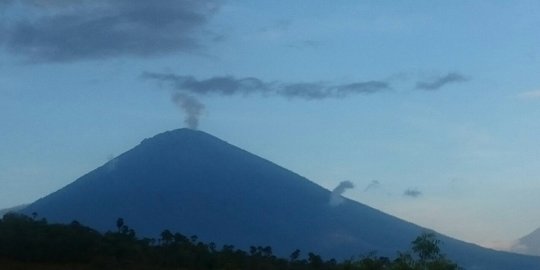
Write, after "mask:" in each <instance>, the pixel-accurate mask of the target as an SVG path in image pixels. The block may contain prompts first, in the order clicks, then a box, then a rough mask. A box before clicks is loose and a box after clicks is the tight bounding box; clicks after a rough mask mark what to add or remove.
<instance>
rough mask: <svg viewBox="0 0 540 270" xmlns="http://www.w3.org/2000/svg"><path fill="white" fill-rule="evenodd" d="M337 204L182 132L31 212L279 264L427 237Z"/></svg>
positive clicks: (300, 182) (503, 261) (477, 259)
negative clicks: (198, 242)
mask: <svg viewBox="0 0 540 270" xmlns="http://www.w3.org/2000/svg"><path fill="white" fill-rule="evenodd" d="M329 196H330V192H329V191H328V190H326V189H323V188H322V187H320V186H318V185H316V184H314V183H312V182H310V181H309V180H307V179H305V178H303V177H301V176H299V175H297V174H294V173H292V172H290V171H288V170H286V169H284V168H282V167H279V166H277V165H275V164H273V163H271V162H269V161H267V160H264V159H262V158H260V157H257V156H255V155H253V154H250V153H248V152H246V151H244V150H241V149H239V148H237V147H235V146H232V145H230V144H228V143H226V142H224V141H221V140H219V139H217V138H215V137H213V136H211V135H209V134H206V133H204V132H201V131H194V130H189V129H180V130H174V131H169V132H165V133H162V134H159V135H156V136H154V137H153V138H150V139H146V140H144V141H143V142H142V143H141V144H140V145H138V146H137V147H135V148H133V149H132V150H130V151H127V152H126V153H124V154H122V155H121V156H119V157H117V158H116V159H114V160H112V161H111V162H109V163H107V164H105V165H103V166H101V167H99V168H97V169H96V170H94V171H92V172H90V173H88V174H86V175H84V176H83V177H81V178H79V179H77V180H76V181H75V182H73V183H72V184H70V185H68V186H66V187H65V188H63V189H60V190H59V191H57V192H55V193H53V194H51V195H49V196H47V197H45V198H42V199H40V200H38V201H36V202H35V203H33V204H31V205H30V206H29V207H27V208H26V209H25V210H24V211H25V212H26V213H32V212H37V213H38V214H39V215H40V216H41V217H46V218H47V219H48V220H50V221H54V222H70V221H72V220H74V219H75V220H78V221H79V222H81V223H83V224H87V225H89V226H91V227H94V228H97V229H99V230H111V229H114V223H115V220H116V219H117V218H118V217H123V218H124V220H125V221H126V223H127V224H128V225H129V226H130V227H132V228H134V229H135V230H136V231H137V232H138V233H139V234H141V235H144V236H151V237H156V236H157V235H159V233H160V232H161V231H162V230H163V229H170V230H172V231H179V232H182V233H183V234H187V235H192V234H194V235H198V236H199V237H200V238H201V239H203V240H205V241H214V242H216V243H217V244H219V245H221V244H234V245H235V246H237V247H240V248H247V247H249V246H250V245H270V246H272V247H273V248H274V250H275V251H277V253H278V254H280V255H288V254H289V253H290V252H292V251H293V250H294V249H296V248H300V249H301V250H303V251H314V252H316V253H320V254H322V255H324V256H327V257H328V256H332V257H336V258H347V257H350V256H353V255H359V254H365V253H367V252H369V251H373V250H376V251H378V254H380V255H386V256H394V255H395V252H396V250H405V249H407V248H408V246H409V243H410V241H411V240H412V239H414V238H415V237H416V236H417V235H419V234H420V233H421V232H422V231H423V230H424V229H423V228H421V227H418V226H416V225H414V224H412V223H408V222H405V221H403V220H400V219H398V218H395V217H393V216H390V215H387V214H385V213H382V212H380V211H378V210H375V209H373V208H370V207H368V206H366V205H363V204H360V203H358V202H355V201H351V200H345V201H344V203H343V204H341V205H338V206H330V204H329V203H328V201H329ZM441 239H442V240H443V242H444V243H445V245H444V246H443V250H444V251H446V252H447V253H448V254H449V256H450V258H452V259H455V260H457V261H458V262H460V263H461V264H463V265H466V266H469V269H540V258H535V257H526V256H520V255H514V254H508V253H503V252H496V251H492V250H487V249H483V248H480V247H477V246H474V245H470V244H466V243H464V242H460V241H457V240H454V239H450V238H447V237H444V236H441ZM475 264H478V267H479V268H473V267H475ZM501 267H502V268H501ZM508 267H510V268H508ZM535 267H536V268H535Z"/></svg>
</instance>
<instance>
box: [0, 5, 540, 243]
mask: <svg viewBox="0 0 540 270" xmlns="http://www.w3.org/2000/svg"><path fill="white" fill-rule="evenodd" d="M538 29H540V4H539V3H538V2H537V1H512V2H509V1H452V2H444V1H414V2H406V1H402V2H396V1H338V2H332V3H330V2H328V1H322V0H321V1H271V2H269V1H172V0H171V1H169V0H163V1H152V3H150V2H149V1H142V0H141V1H133V0H129V1H128V0H118V1H104V0H103V1H100V0H94V1H90V0H88V1H85V0H81V1H76V2H75V1H65V0H42V1H38V0H35V1H33V0H20V1H18V0H8V1H2V2H1V3H0V125H1V132H0V208H4V207H10V206H14V205H18V204H22V203H29V202H32V201H34V200H36V199H38V198H40V197H42V196H45V195H47V194H49V193H51V192H53V191H55V190H57V189H59V188H61V187H63V186H65V185H66V184H68V183H70V182H72V181H74V180H75V179H76V178H78V177H80V176H82V175H83V174H85V173H87V172H89V171H90V170H92V169H94V168H96V167H97V166H100V165H102V164H103V163H105V162H107V161H108V160H110V159H112V158H113V157H114V156H116V155H119V154H121V153H122V152H124V151H127V150H129V149H130V148H132V147H133V146H135V145H136V144H138V143H139V142H140V141H141V140H142V139H144V138H146V137H151V136H153V135H155V134H157V133H161V132H164V131H166V130H171V129H176V128H180V127H188V126H190V127H193V128H195V127H196V128H198V129H200V130H203V131H206V132H208V133H210V134H212V135H214V136H217V137H219V138H221V139H224V140H226V141H228V142H229V143H231V144H234V145H236V146H239V147H241V148H243V149H245V150H247V151H250V152H252V153H254V154H257V155H259V156H261V157H264V158H266V159H269V160H271V161H273V162H275V163H277V164H278V165H281V166H283V167H286V168H288V169H290V170H292V171H294V172H296V173H299V174H300V175H303V176H305V177H307V178H309V179H310V180H312V181H314V182H316V183H318V184H320V185H321V186H323V187H326V188H328V189H330V190H332V189H334V187H336V186H337V185H338V184H339V183H340V182H342V181H351V182H352V183H354V185H355V188H354V189H349V190H347V191H346V193H345V196H347V197H349V198H352V199H354V200H357V201H359V202H362V203H365V204H367V205H370V206H372V207H375V208H377V209H380V210H383V211H385V212H388V213H390V214H393V215H396V216H398V217H400V218H403V219H406V220H408V221H411V222H414V223H416V224H419V225H422V226H425V227H429V228H433V229H435V230H437V231H439V232H441V233H445V234H447V235H449V236H453V237H456V238H459V239H462V240H465V241H469V242H474V243H478V244H481V245H484V246H489V247H501V248H502V247H505V246H507V245H509V244H510V243H511V241H512V240H514V239H517V238H519V237H521V236H523V235H525V234H528V233H529V232H531V231H533V230H534V229H536V228H538V227H540V215H538V207H537V206H538V205H540V196H539V193H540V158H539V157H540V144H538V138H540V121H538V118H539V117H540V79H539V78H540V77H539V76H538V75H539V74H538V72H539V71H540V34H538Z"/></svg>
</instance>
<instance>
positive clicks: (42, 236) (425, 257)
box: [0, 213, 459, 270]
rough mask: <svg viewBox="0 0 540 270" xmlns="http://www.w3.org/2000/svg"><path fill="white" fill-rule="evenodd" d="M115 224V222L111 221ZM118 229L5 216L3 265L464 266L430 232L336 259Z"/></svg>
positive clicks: (1, 224)
mask: <svg viewBox="0 0 540 270" xmlns="http://www.w3.org/2000/svg"><path fill="white" fill-rule="evenodd" d="M111 222H114V221H111ZM116 227H117V230H116V231H113V232H112V231H109V232H106V233H103V234H102V233H99V232H98V231H96V230H94V229H92V228H89V227H86V226H84V225H82V224H80V223H79V222H77V221H73V222H72V223H71V224H67V225H61V224H49V223H48V222H47V221H46V220H45V219H38V218H37V215H34V216H33V217H28V216H24V215H20V214H14V213H10V214H6V215H5V216H4V218H3V219H2V220H0V268H1V269H51V270H52V269H58V270H63V269H71V270H73V269H80V270H87V269H137V270H139V269H140V270H144V269H201V270H202V269H268V270H271V269H291V270H296V269H298V270H301V269H327V270H341V269H343V270H345V269H358V270H372V269H374V270H375V269H403V270H407V269H411V270H412V269H443V270H446V269H448V270H451V269H459V267H458V266H457V265H456V264H455V263H453V262H452V261H450V260H448V259H447V258H446V257H445V256H444V255H443V254H442V252H441V250H440V249H439V245H438V244H439V241H438V240H437V239H436V238H435V237H434V235H432V234H429V233H425V234H422V235H420V236H418V237H417V238H416V239H414V240H413V241H412V243H411V249H410V250H409V251H403V252H398V251H396V256H395V257H394V258H387V257H378V256H377V255H376V251H374V252H373V253H371V254H360V255H359V256H358V257H356V258H351V259H348V260H344V261H336V260H335V259H331V258H322V257H321V256H319V255H317V254H314V253H311V252H309V251H301V250H292V251H291V254H290V256H289V257H288V258H280V257H277V256H275V255H274V254H273V253H272V247H270V246H252V247H250V249H249V250H247V251H244V250H240V249H237V248H235V247H234V246H232V245H224V246H221V247H217V246H216V245H215V244H214V243H204V242H201V241H199V240H198V238H197V237H196V236H190V237H188V236H184V235H182V234H181V233H176V232H171V231H169V230H164V231H163V232H162V233H161V237H160V238H159V239H149V238H139V237H137V234H136V232H135V231H134V230H133V229H130V228H129V226H128V225H126V224H125V223H124V220H123V219H122V218H118V219H117V220H116Z"/></svg>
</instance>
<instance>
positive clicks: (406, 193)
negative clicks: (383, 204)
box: [403, 188, 422, 198]
mask: <svg viewBox="0 0 540 270" xmlns="http://www.w3.org/2000/svg"><path fill="white" fill-rule="evenodd" d="M421 195H422V192H420V191H419V190H418V189H410V188H409V189H407V190H405V191H404V192H403V196H407V197H412V198H417V197H420V196H421Z"/></svg>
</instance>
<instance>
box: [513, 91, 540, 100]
mask: <svg viewBox="0 0 540 270" xmlns="http://www.w3.org/2000/svg"><path fill="white" fill-rule="evenodd" d="M518 97H519V98H522V99H540V90H535V91H527V92H522V93H519V94H518Z"/></svg>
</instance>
